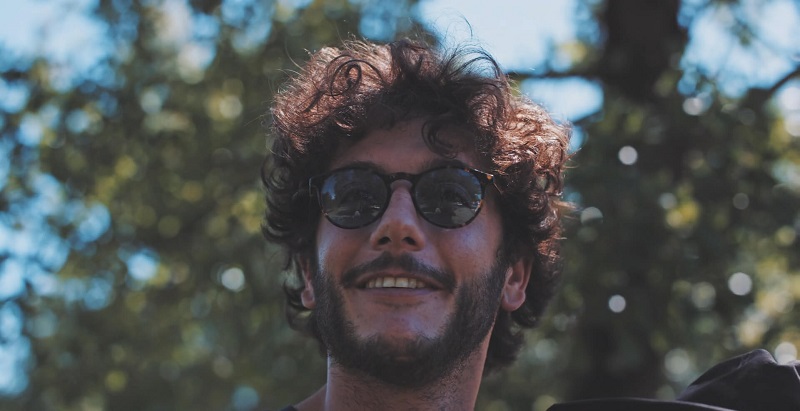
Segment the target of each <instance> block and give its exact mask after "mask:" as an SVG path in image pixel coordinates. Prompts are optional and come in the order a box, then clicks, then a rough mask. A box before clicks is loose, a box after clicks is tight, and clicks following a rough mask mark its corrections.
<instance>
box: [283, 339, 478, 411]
mask: <svg viewBox="0 0 800 411" xmlns="http://www.w3.org/2000/svg"><path fill="white" fill-rule="evenodd" d="M475 357H479V358H475ZM484 357H485V353H476V355H474V356H473V357H472V358H470V359H468V360H467V362H466V363H465V364H463V366H461V367H457V369H456V370H454V371H453V372H452V373H451V374H450V375H448V376H447V377H445V378H442V379H440V380H439V381H436V382H434V383H432V384H430V385H428V386H424V387H420V388H405V387H398V386H396V385H392V384H387V383H384V382H382V381H379V380H377V379H375V378H372V377H365V376H362V375H355V374H354V373H351V372H348V370H343V369H341V367H338V366H337V365H336V364H332V363H330V362H329V365H328V383H327V384H326V385H325V386H323V387H322V388H321V389H320V390H319V391H317V392H316V393H314V394H313V395H311V396H310V397H309V398H307V399H306V400H305V401H303V402H301V403H299V404H297V406H296V407H297V409H298V410H299V411H340V410H378V409H379V410H386V411H394V410H397V411H401V410H420V411H423V410H437V411H439V410H471V409H474V408H475V401H476V399H477V397H478V389H479V388H480V383H481V377H482V374H483V363H484V359H485V358H484Z"/></svg>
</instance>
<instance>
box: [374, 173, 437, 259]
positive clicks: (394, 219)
mask: <svg viewBox="0 0 800 411" xmlns="http://www.w3.org/2000/svg"><path fill="white" fill-rule="evenodd" d="M410 188H411V187H410V184H409V183H408V182H404V181H396V182H395V183H393V184H392V193H391V194H390V195H391V198H390V199H389V205H388V206H387V207H386V211H384V212H383V215H382V216H381V217H380V219H378V225H377V226H376V227H375V230H374V231H373V232H372V234H371V235H370V244H371V245H372V247H374V248H376V249H382V250H384V251H396V252H403V251H416V250H420V249H422V248H424V247H425V241H426V239H425V232H424V230H423V227H422V224H425V222H424V221H423V220H422V217H421V216H419V215H418V214H417V210H416V209H415V208H414V202H413V200H412V198H411V192H410Z"/></svg>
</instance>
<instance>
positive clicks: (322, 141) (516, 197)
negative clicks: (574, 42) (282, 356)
mask: <svg viewBox="0 0 800 411" xmlns="http://www.w3.org/2000/svg"><path fill="white" fill-rule="evenodd" d="M271 114H272V124H271V128H272V134H273V136H274V142H273V145H272V150H271V152H270V154H269V155H268V157H267V160H266V161H265V163H264V167H263V168H262V172H261V178H262V181H263V183H264V186H265V188H266V191H267V194H266V201H267V213H266V219H265V221H264V224H263V227H262V231H263V233H264V236H265V237H266V238H267V239H268V240H270V241H272V242H275V243H277V244H280V245H282V246H283V247H284V248H285V249H286V251H287V257H288V259H287V263H286V268H287V269H292V270H293V272H294V274H295V276H296V280H297V281H296V282H295V283H294V284H292V283H291V282H287V283H286V284H285V285H284V291H285V292H286V295H287V317H288V319H289V323H290V324H291V325H292V326H293V327H294V328H296V329H299V330H303V331H305V332H307V333H309V334H311V335H313V336H315V337H316V338H317V340H318V341H319V342H320V348H321V349H322V350H323V352H325V351H326V347H325V346H324V343H323V342H322V341H321V339H320V338H319V334H318V330H317V325H316V322H315V319H314V315H313V312H309V310H308V309H307V308H305V307H304V306H303V304H302V303H301V301H300V294H301V293H302V291H303V289H304V285H303V284H304V283H303V279H302V272H301V270H300V267H301V262H302V261H313V254H314V251H315V250H314V246H315V245H314V239H315V234H316V230H317V226H318V224H319V218H320V212H319V210H318V208H317V206H316V204H315V203H314V202H313V201H311V198H310V197H309V194H308V179H309V177H311V176H314V175H316V174H320V173H322V172H324V171H326V170H327V168H328V167H329V165H330V162H331V160H332V158H331V156H332V154H331V153H335V152H336V149H337V147H339V145H340V144H350V143H352V142H354V141H357V140H358V139H360V138H362V137H363V136H364V135H365V134H366V133H367V132H368V131H369V130H371V129H375V128H378V127H382V128H389V127H391V126H392V125H393V124H395V123H396V122H400V121H405V120H410V119H413V118H423V119H424V121H425V125H424V127H423V138H424V139H425V142H426V144H427V145H428V147H429V148H431V150H433V151H434V152H436V153H439V154H441V155H443V156H453V155H455V153H453V152H452V151H453V149H452V146H450V145H448V144H447V143H445V142H444V141H442V140H440V139H438V138H437V136H438V132H439V131H440V130H442V129H443V128H446V127H459V128H460V129H466V131H468V132H469V135H470V136H471V137H474V141H471V142H470V143H471V144H473V146H474V152H475V153H476V154H477V156H478V157H479V158H481V159H482V160H485V161H484V162H485V163H486V164H488V165H489V167H490V168H491V169H489V170H484V171H486V172H489V173H492V174H494V175H495V176H496V179H495V181H496V182H495V185H496V187H497V189H498V191H499V193H500V196H499V198H500V199H499V205H500V207H499V208H500V213H501V215H502V222H503V234H504V240H503V245H502V247H501V248H502V249H503V250H502V251H503V253H502V254H505V255H506V258H510V259H511V260H510V261H513V260H514V259H516V258H519V257H520V256H523V255H524V256H532V257H533V268H532V271H531V277H530V281H529V284H528V286H527V289H526V300H525V303H524V304H523V305H522V306H521V307H520V308H519V309H517V310H516V311H513V312H506V311H504V310H502V309H501V310H500V312H499V313H498V315H497V320H496V324H495V327H494V329H493V331H492V336H491V338H490V343H489V350H488V355H487V358H486V362H485V364H484V373H489V372H491V371H493V370H495V369H497V368H500V367H502V366H505V365H508V364H510V363H511V362H513V361H514V359H515V358H516V356H517V353H518V352H519V349H520V347H521V346H522V343H523V336H522V333H521V328H525V327H534V326H535V325H536V324H537V323H538V321H539V319H540V317H541V315H542V313H543V312H544V310H545V307H546V306H547V303H548V302H549V300H550V299H551V298H552V296H553V294H554V292H555V288H556V286H557V284H558V282H559V279H560V276H561V257H560V251H559V250H560V241H561V231H562V229H561V222H560V220H561V218H560V217H561V215H562V213H563V212H564V210H565V209H566V205H565V203H563V202H562V201H561V191H562V187H563V180H562V178H563V170H564V167H565V162H566V161H567V159H568V155H567V145H568V142H569V136H570V133H569V128H568V127H567V126H565V125H560V124H558V123H556V122H555V121H553V119H552V118H551V117H550V115H549V114H548V113H547V112H546V111H545V110H544V109H542V108H541V107H540V106H538V105H536V104H534V103H533V102H531V101H529V100H528V99H526V98H525V97H523V96H520V95H519V94H517V93H515V91H514V90H513V88H512V87H511V85H510V84H509V81H508V79H507V78H506V76H505V75H504V74H503V72H502V70H500V67H499V66H498V64H497V63H496V62H495V60H494V59H493V58H492V57H491V56H490V55H488V53H486V52H485V51H483V50H482V49H480V48H477V47H458V48H454V49H452V50H450V51H441V50H438V49H436V48H434V47H431V46H428V45H426V44H424V43H420V42H415V41H412V40H407V39H406V40H400V41H396V42H392V43H389V44H385V45H378V44H373V43H369V42H364V41H355V40H353V41H348V42H345V43H344V44H343V46H342V48H323V49H321V50H319V51H318V52H316V53H314V54H313V55H311V57H310V60H309V61H308V62H307V63H306V65H305V66H304V68H303V69H302V71H301V72H300V73H298V74H297V75H296V76H295V77H294V78H293V79H291V80H290V81H289V83H288V86H287V87H286V88H284V89H283V90H281V91H279V92H278V93H277V95H276V97H275V102H274V106H273V107H272V110H271Z"/></svg>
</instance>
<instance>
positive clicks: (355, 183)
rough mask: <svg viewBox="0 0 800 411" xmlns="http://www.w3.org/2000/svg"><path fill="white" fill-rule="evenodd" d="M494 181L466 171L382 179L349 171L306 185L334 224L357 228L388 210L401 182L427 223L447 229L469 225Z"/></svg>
mask: <svg viewBox="0 0 800 411" xmlns="http://www.w3.org/2000/svg"><path fill="white" fill-rule="evenodd" d="M493 179H494V176H493V175H491V174H488V173H484V172H483V171H480V170H475V169H472V168H469V167H462V166H443V167H436V168H432V169H430V170H427V171H424V172H422V173H419V174H409V173H393V174H383V173H380V172H378V171H376V170H374V169H372V168H369V167H361V166H356V167H346V168H340V169H337V170H333V171H330V172H328V173H325V174H321V175H318V176H315V177H311V178H310V179H309V180H308V185H309V193H310V194H311V195H312V196H316V197H317V200H318V201H319V207H320V209H321V210H322V214H323V215H325V218H327V219H328V221H330V222H331V224H333V225H335V226H337V227H340V228H359V227H364V226H366V225H369V224H372V223H373V222H375V221H377V220H378V219H379V218H380V217H381V216H382V215H383V213H384V212H385V211H386V208H387V207H388V206H389V200H390V199H391V193H392V188H391V184H392V183H393V182H395V181H397V180H408V181H409V182H411V199H412V201H413V203H414V208H416V210H417V213H419V215H421V216H422V218H423V219H425V221H427V222H429V223H431V224H433V225H435V226H438V227H443V228H458V227H463V226H465V225H467V224H469V223H470V222H471V221H472V220H474V219H475V217H476V216H477V215H478V212H479V211H480V210H481V205H482V204H483V198H484V195H485V192H486V186H487V185H488V184H489V183H490V182H492V181H493Z"/></svg>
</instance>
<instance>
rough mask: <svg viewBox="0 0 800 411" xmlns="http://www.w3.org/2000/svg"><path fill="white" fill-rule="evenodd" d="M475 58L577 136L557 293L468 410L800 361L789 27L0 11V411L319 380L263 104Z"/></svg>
mask: <svg viewBox="0 0 800 411" xmlns="http://www.w3.org/2000/svg"><path fill="white" fill-rule="evenodd" d="M401 36H412V37H417V38H420V37H421V38H429V39H432V40H434V41H440V42H443V43H445V44H455V43H458V42H461V41H465V40H470V41H477V42H480V43H481V44H483V45H484V46H485V47H486V48H487V49H488V50H489V51H490V52H491V53H493V54H494V55H495V56H496V57H497V58H498V60H499V61H500V63H501V65H503V67H504V69H506V70H507V72H508V74H509V76H510V77H511V78H512V79H513V80H514V81H515V82H516V84H517V85H518V86H519V88H520V90H521V92H522V93H524V94H526V95H528V96H530V97H531V98H532V99H534V100H536V101H539V102H541V103H542V104H543V105H545V106H546V107H547V108H549V109H550V110H552V111H553V113H554V115H555V116H556V118H558V119H559V121H563V122H569V123H571V124H573V126H574V139H573V142H572V148H571V150H572V152H573V154H574V157H573V160H572V162H571V168H570V169H569V171H568V176H567V185H568V186H567V191H566V196H567V198H568V199H569V200H570V201H572V202H573V203H575V204H576V206H577V210H576V212H575V213H573V214H572V215H571V216H570V217H569V218H568V219H567V221H566V225H567V232H566V240H565V242H564V244H565V251H564V254H565V260H566V263H565V279H564V282H563V285H562V289H561V291H560V293H559V295H558V297H557V298H556V300H555V301H554V303H553V305H552V306H551V308H550V310H549V311H548V315H547V317H546V318H545V320H544V321H543V323H542V325H541V326H540V327H539V328H537V329H535V330H533V331H530V332H528V333H527V345H526V346H525V348H524V350H523V351H522V353H521V355H520V359H519V360H518V361H517V363H516V365H514V366H513V367H512V368H511V369H509V370H507V371H505V372H502V373H500V374H498V375H495V376H492V377H491V378H489V379H488V380H486V382H485V383H484V385H483V387H482V390H481V392H480V396H479V400H478V406H477V409H480V410H498V411H499V410H534V411H539V410H544V409H546V408H547V407H548V406H549V405H551V404H552V403H553V402H555V401H563V400H570V399H580V398H588V397H598V396H619V395H635V396H646V397H656V398H674V395H675V394H676V393H677V392H679V391H680V390H681V389H682V388H683V387H685V386H686V385H687V384H688V383H689V382H691V380H692V379H693V378H695V377H697V376H698V375H699V374H700V373H701V372H702V371H704V370H705V369H707V368H708V367H710V366H711V365H713V364H715V363H716V362H719V361H721V360H723V359H725V358H727V357H730V356H733V355H736V354H740V353H743V352H746V351H748V350H751V349H753V348H757V347H761V348H765V349H767V350H769V351H770V352H771V353H772V354H773V355H774V356H775V357H776V359H777V360H778V361H779V362H788V361H791V360H795V359H796V358H797V356H798V353H797V350H798V347H800V327H799V326H798V324H800V310H799V309H797V308H796V307H795V302H796V301H798V299H799V298H800V276H799V275H798V274H799V273H800V252H799V251H800V240H798V238H797V237H798V231H799V230H800V2H798V1H796V0H747V1H733V0H686V1H680V2H679V1H675V0H664V1H658V2H644V1H639V0H607V1H601V0H590V1H576V0H571V1H558V2H555V1H547V0H536V1H533V0H530V1H513V2H512V1H504V0H495V1H491V2H485V1H480V0H466V1H456V0H419V1H415V0H399V1H392V2H390V1H378V0H329V1H321V0H263V1H255V0H220V1H199V0H142V1H132V0H111V1H96V0H95V1H92V0H36V1H34V0H27V1H21V2H10V1H8V2H3V3H2V5H0V73H2V79H0V190H1V191H0V408H2V409H4V410H86V411H94V410H115V411H116V410H120V411H124V410H137V411H142V410H235V411H245V410H263V409H275V408H280V407H282V406H284V405H286V404H289V403H292V402H295V401H297V400H299V399H302V398H304V397H305V396H306V395H307V394H309V393H311V392H312V391H314V390H316V389H317V388H318V387H319V386H320V385H321V384H322V383H323V381H324V378H325V375H324V370H325V364H324V361H323V360H322V357H321V356H320V355H319V354H318V351H317V347H316V345H315V344H314V343H312V342H311V341H310V340H306V339H304V338H301V337H299V336H298V335H297V334H296V333H295V332H293V331H292V330H290V329H289V328H288V326H287V325H286V323H285V321H284V317H283V315H284V313H283V296H282V291H281V285H282V283H283V281H284V279H285V278H286V273H284V272H283V271H282V270H283V262H284V261H283V258H282V255H281V253H280V250H277V249H276V248H274V247H272V246H270V245H268V244H266V242H265V241H264V240H263V239H262V237H261V235H260V232H259V229H260V223H261V219H262V215H263V213H264V211H265V210H264V208H265V205H264V203H263V192H262V189H261V186H260V182H259V178H258V175H259V167H260V166H261V161H262V159H263V157H264V155H265V153H266V151H267V142H268V140H269V137H268V135H267V133H266V130H265V128H264V127H263V125H264V123H265V122H268V121H269V116H268V115H266V113H267V110H268V107H269V105H270V102H271V100H272V94H273V93H274V92H275V91H276V90H278V89H279V88H280V87H281V84H282V83H283V81H284V80H285V79H286V78H287V76H288V75H289V74H290V73H292V72H294V71H296V70H297V67H298V66H297V65H298V64H300V63H302V62H303V61H304V60H305V59H306V58H307V56H308V51H314V50H317V49H319V48H320V47H322V46H324V45H330V44H336V43H337V42H339V41H340V40H342V39H348V38H352V37H364V38H368V39H372V40H376V41H385V40H390V39H393V38H396V37H401Z"/></svg>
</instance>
